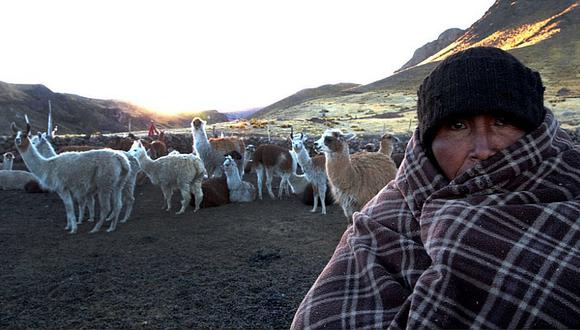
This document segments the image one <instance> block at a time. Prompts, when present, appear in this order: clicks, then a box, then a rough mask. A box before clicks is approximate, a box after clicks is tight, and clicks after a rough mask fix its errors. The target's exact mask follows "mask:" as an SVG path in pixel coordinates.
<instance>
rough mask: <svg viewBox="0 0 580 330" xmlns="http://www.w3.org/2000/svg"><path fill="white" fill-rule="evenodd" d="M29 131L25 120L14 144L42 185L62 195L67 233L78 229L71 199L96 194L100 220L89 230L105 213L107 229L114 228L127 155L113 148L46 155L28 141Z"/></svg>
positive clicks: (118, 209) (95, 230) (125, 170)
mask: <svg viewBox="0 0 580 330" xmlns="http://www.w3.org/2000/svg"><path fill="white" fill-rule="evenodd" d="M29 132H30V125H29V124H27V125H26V131H25V132H21V131H18V132H17V133H16V138H15V139H14V144H15V145H16V148H17V149H18V152H20V155H21V156H22V159H23V160H24V163H25V164H26V166H27V167H28V169H29V170H30V171H31V172H32V173H33V174H34V175H35V176H36V177H37V178H38V179H39V181H40V183H41V184H42V186H44V187H46V188H48V189H50V190H51V191H54V192H56V193H57V194H58V195H59V197H60V198H61V199H62V201H63V203H64V205H65V209H66V213H67V226H66V227H65V229H70V233H76V231H77V222H76V217H75V212H74V203H73V199H75V200H84V199H86V198H87V197H88V196H90V195H94V194H97V196H98V197H99V204H100V208H101V210H100V211H101V212H100V220H99V222H98V223H97V224H96V225H95V227H94V228H93V230H92V231H91V233H94V232H97V231H98V230H99V229H100V227H101V226H102V224H103V223H104V221H105V218H106V216H107V215H108V214H110V217H109V218H110V219H111V220H113V221H112V223H111V226H110V227H109V229H108V230H107V231H109V232H110V231H113V230H115V228H116V226H117V221H118V216H119V212H120V211H121V207H122V201H121V190H122V187H123V186H124V185H125V182H126V181H127V175H128V174H129V169H130V167H129V166H130V165H129V161H128V160H127V157H126V156H125V155H123V154H122V153H120V152H117V151H113V150H94V151H88V152H82V153H79V152H66V153H63V154H60V155H57V156H55V157H51V158H45V157H43V156H42V155H41V154H40V153H39V152H38V150H37V149H36V147H35V146H34V145H32V144H31V143H30V139H29V138H28V133H29ZM111 201H113V205H111Z"/></svg>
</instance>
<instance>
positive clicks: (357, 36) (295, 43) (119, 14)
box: [0, 0, 494, 113]
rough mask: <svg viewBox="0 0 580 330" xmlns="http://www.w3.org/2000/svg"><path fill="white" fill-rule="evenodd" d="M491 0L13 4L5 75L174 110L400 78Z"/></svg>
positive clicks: (1, 63) (222, 107) (231, 107)
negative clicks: (418, 56) (424, 49)
mask: <svg viewBox="0 0 580 330" xmlns="http://www.w3.org/2000/svg"><path fill="white" fill-rule="evenodd" d="M493 3H494V0H439V1H432V0H400V1H395V0H382V1H380V0H357V1H355V0H352V1H344V0H244V1H240V0H189V1H178V0H162V1H161V0H160V1H149V0H136V1H133V0H83V1H78V0H51V1H46V0H17V1H10V0H5V1H1V2H0V31H2V41H1V44H2V50H1V51H0V81H3V82H8V83H19V84H43V85H45V86H47V87H48V88H50V89H51V90H52V91H53V92H58V93H71V94H77V95H81V96H85V97H90V98H98V99H117V100H122V101H128V102H131V103H133V104H136V105H139V106H142V107H145V108H149V109H151V110H155V111H159V112H165V113H171V112H181V111H203V110H218V111H221V112H229V111H238V110H245V109H250V108H261V107H265V106H267V105H270V104H272V103H274V102H277V101H279V100H281V99H283V98H285V97H287V96H290V95H292V94H294V93H296V92H298V91H300V90H302V89H305V88H313V87H318V86H321V85H325V84H336V83H340V82H349V83H358V84H368V83H371V82H374V81H377V80H380V79H383V78H386V77H388V76H390V75H392V74H393V72H394V71H395V70H397V69H398V68H400V67H401V66H402V65H403V64H404V63H405V62H407V61H408V60H409V59H410V58H411V57H412V55H413V52H414V51H415V49H417V48H419V47H421V46H422V45H424V44H426V43H427V42H430V41H433V40H435V39H437V37H438V36H439V34H441V33H442V32H443V31H445V30H446V29H448V28H461V29H466V28H468V27H469V26H471V24H473V23H474V22H475V21H477V20H478V19H479V18H481V17H482V16H483V14H484V13H485V11H486V10H487V9H488V8H489V7H491V5H492V4H493Z"/></svg>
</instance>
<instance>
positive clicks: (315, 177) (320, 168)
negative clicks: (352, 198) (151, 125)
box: [290, 133, 327, 214]
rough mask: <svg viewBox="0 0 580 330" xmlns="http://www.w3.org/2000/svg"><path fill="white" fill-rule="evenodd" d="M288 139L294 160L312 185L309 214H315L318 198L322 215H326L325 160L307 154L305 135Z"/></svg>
mask: <svg viewBox="0 0 580 330" xmlns="http://www.w3.org/2000/svg"><path fill="white" fill-rule="evenodd" d="M290 138H291V140H292V150H294V153H295V155H296V160H297V161H298V164H299V165H300V167H302V171H304V175H305V176H306V179H307V180H308V182H310V183H311V184H312V190H313V193H314V206H313V207H312V210H311V212H316V208H317V207H318V199H319V198H320V204H321V208H322V214H326V188H327V186H326V180H327V178H326V166H325V163H326V159H325V157H324V156H322V155H317V156H315V157H313V158H311V157H310V155H309V154H308V150H306V147H305V146H304V142H305V141H306V139H307V138H306V135H304V134H302V133H300V135H299V136H298V135H294V134H291V135H290Z"/></svg>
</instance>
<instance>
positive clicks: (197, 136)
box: [193, 128, 211, 153]
mask: <svg viewBox="0 0 580 330" xmlns="http://www.w3.org/2000/svg"><path fill="white" fill-rule="evenodd" d="M193 139H194V143H193V145H194V146H195V149H197V151H198V152H199V153H204V152H206V151H207V150H209V149H210V148H211V146H210V144H209V140H208V139H207V134H206V133H205V129H203V128H201V129H198V130H195V131H194V134H193Z"/></svg>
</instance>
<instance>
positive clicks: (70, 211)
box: [59, 191, 77, 234]
mask: <svg viewBox="0 0 580 330" xmlns="http://www.w3.org/2000/svg"><path fill="white" fill-rule="evenodd" d="M59 195H60V198H61V199H62V201H63V203H64V208H65V210H66V220H67V226H66V227H65V230H66V229H70V233H71V234H74V233H76V232H77V220H76V216H75V206H74V202H73V199H72V196H71V194H70V192H68V191H65V192H63V193H62V194H59Z"/></svg>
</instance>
